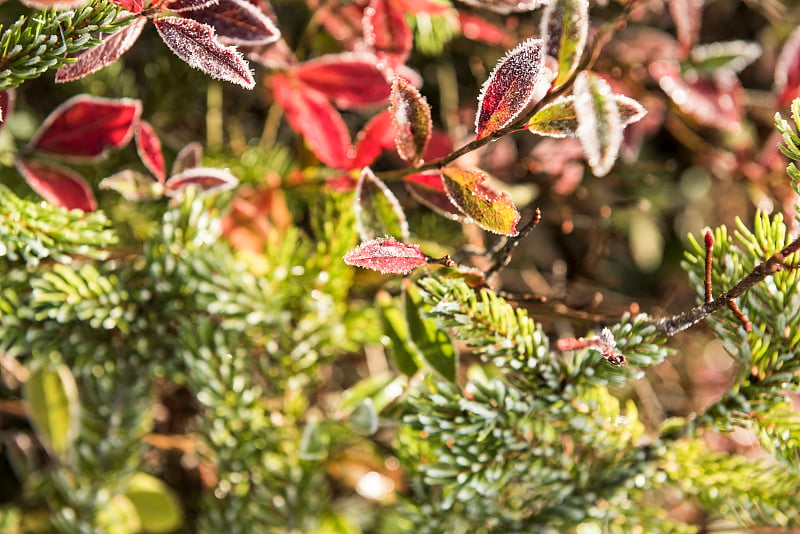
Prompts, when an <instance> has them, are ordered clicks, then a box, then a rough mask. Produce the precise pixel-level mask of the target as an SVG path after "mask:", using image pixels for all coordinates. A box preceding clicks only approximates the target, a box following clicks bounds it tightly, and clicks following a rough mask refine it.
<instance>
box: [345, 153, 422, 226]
mask: <svg viewBox="0 0 800 534" xmlns="http://www.w3.org/2000/svg"><path fill="white" fill-rule="evenodd" d="M353 211H354V212H355V216H356V229H357V230H358V235H359V237H360V238H361V240H362V241H369V240H371V239H375V238H378V237H385V236H393V237H395V238H398V239H400V240H401V241H408V239H409V235H408V221H407V220H406V214H405V213H404V212H403V208H402V206H400V202H399V201H398V200H397V197H396V196H394V193H392V191H391V189H389V188H388V187H387V186H386V184H384V183H383V181H382V180H381V179H380V178H378V177H377V176H375V173H373V172H372V169H370V168H369V167H364V169H363V170H362V171H361V175H360V176H359V178H358V182H357V183H356V193H355V198H354V204H353Z"/></svg>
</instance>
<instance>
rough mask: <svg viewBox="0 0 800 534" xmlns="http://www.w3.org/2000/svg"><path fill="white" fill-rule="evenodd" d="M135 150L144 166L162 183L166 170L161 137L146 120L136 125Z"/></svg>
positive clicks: (165, 176)
mask: <svg viewBox="0 0 800 534" xmlns="http://www.w3.org/2000/svg"><path fill="white" fill-rule="evenodd" d="M136 152H137V153H138V154H139V158H141V160H142V163H144V166H145V167H147V168H148V170H149V171H150V172H152V173H153V175H154V176H155V177H156V178H157V179H158V182H159V183H162V184H163V183H164V180H166V178H167V171H166V166H165V165H164V154H163V153H162V152H161V139H159V138H158V136H157V135H156V132H155V131H153V127H152V126H151V125H150V123H149V122H147V121H139V125H138V126H137V127H136Z"/></svg>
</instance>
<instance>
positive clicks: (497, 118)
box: [475, 39, 545, 139]
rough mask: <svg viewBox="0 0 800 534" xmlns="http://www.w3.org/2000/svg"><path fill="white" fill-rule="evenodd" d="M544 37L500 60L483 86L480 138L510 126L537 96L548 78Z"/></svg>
mask: <svg viewBox="0 0 800 534" xmlns="http://www.w3.org/2000/svg"><path fill="white" fill-rule="evenodd" d="M544 71H545V68H544V55H543V53H542V41H541V40H539V39H528V40H527V41H525V42H523V43H521V44H520V45H519V46H517V47H516V48H515V49H514V50H511V51H510V52H509V53H507V54H506V56H505V57H504V58H503V59H501V60H500V62H499V63H498V64H497V66H496V67H495V68H494V70H493V71H492V73H491V74H490V75H489V78H488V79H487V80H486V82H485V83H484V84H483V87H482V88H481V95H480V97H478V114H477V116H476V117H475V131H476V133H477V134H478V139H480V138H482V137H486V136H487V135H489V134H491V133H492V132H494V131H496V130H499V129H500V128H503V127H504V126H507V125H508V124H509V123H510V122H511V121H513V120H514V119H515V118H516V117H517V116H518V115H519V114H520V113H522V112H523V111H524V110H525V108H527V107H528V105H529V104H530V103H531V102H532V101H533V100H534V99H535V98H536V97H537V96H540V92H541V90H542V86H544V85H545V84H544V83H543V82H544V80H545V76H543V73H544Z"/></svg>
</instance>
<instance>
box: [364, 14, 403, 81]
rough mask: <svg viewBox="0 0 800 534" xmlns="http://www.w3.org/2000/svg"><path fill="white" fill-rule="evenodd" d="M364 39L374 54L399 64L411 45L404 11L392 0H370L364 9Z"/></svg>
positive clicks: (394, 64) (393, 64)
mask: <svg viewBox="0 0 800 534" xmlns="http://www.w3.org/2000/svg"><path fill="white" fill-rule="evenodd" d="M362 25H363V27H364V40H365V41H366V42H367V45H369V46H370V48H371V49H372V51H373V52H375V55H376V56H378V57H379V58H382V59H384V60H388V61H390V62H391V64H392V65H391V66H392V67H393V66H396V65H401V64H403V63H405V61H406V59H408V55H409V54H410V53H411V47H412V46H413V35H412V34H411V28H410V27H409V25H408V23H407V22H406V17H405V13H404V12H403V10H402V9H400V8H399V6H397V5H396V3H395V2H394V1H393V0H370V2H369V5H368V6H367V8H366V9H365V10H364V20H363V23H362Z"/></svg>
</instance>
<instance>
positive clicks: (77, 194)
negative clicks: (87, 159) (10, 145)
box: [16, 158, 97, 211]
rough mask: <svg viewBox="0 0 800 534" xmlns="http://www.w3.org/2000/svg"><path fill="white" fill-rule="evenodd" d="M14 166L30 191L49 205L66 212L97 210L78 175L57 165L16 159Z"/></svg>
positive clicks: (83, 181)
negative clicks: (64, 209) (38, 195)
mask: <svg viewBox="0 0 800 534" xmlns="http://www.w3.org/2000/svg"><path fill="white" fill-rule="evenodd" d="M16 164H17V169H18V170H19V172H20V174H22V176H23V177H24V178H25V181H26V182H28V185H30V186H31V189H33V190H34V191H36V192H37V193H39V194H40V195H42V197H44V199H45V200H47V201H48V202H49V203H51V204H53V205H56V206H61V207H62V208H66V209H68V210H72V209H79V210H83V211H94V210H96V209H97V202H96V201H95V199H94V194H93V193H92V190H91V188H90V187H89V185H88V184H87V183H86V181H85V180H84V179H83V177H81V176H80V175H79V174H77V173H75V172H73V171H71V170H69V169H67V168H64V167H61V166H59V165H53V164H51V163H42V162H39V161H25V160H23V159H20V158H17V160H16Z"/></svg>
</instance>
